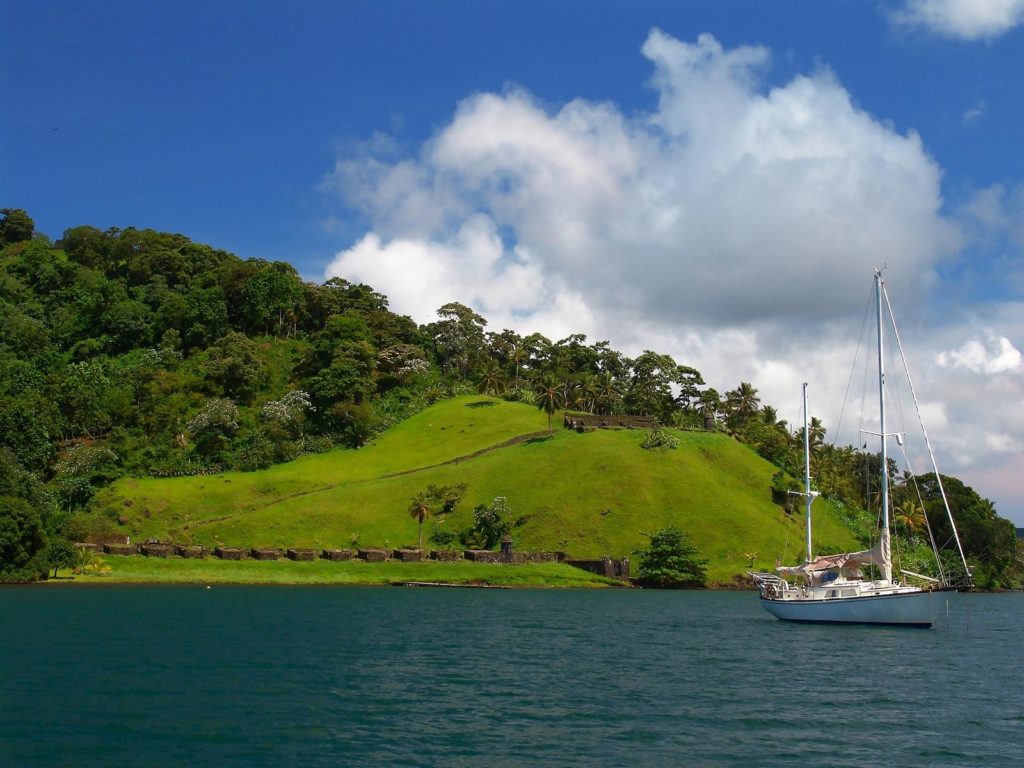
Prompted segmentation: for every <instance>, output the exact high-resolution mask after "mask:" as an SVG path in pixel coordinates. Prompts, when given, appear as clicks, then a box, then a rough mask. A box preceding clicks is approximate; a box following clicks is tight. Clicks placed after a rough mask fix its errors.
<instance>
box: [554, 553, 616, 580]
mask: <svg viewBox="0 0 1024 768" xmlns="http://www.w3.org/2000/svg"><path fill="white" fill-rule="evenodd" d="M565 563H566V565H571V566H572V567H573V568H579V569H580V570H584V571H586V572H587V573H596V574H597V575H598V576H607V577H608V578H609V579H622V580H626V579H629V558H628V557H622V558H619V559H618V560H615V559H613V558H610V557H602V558H601V559H600V560H566V561H565Z"/></svg>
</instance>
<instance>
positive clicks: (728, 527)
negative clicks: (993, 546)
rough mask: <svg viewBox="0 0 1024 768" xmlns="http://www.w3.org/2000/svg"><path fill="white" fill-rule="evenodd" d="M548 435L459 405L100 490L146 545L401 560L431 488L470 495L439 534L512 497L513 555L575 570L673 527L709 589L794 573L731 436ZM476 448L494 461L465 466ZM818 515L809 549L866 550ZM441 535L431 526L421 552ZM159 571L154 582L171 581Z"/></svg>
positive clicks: (519, 420) (820, 508)
mask: <svg viewBox="0 0 1024 768" xmlns="http://www.w3.org/2000/svg"><path fill="white" fill-rule="evenodd" d="M555 422H556V423H558V422H560V418H559V417H557V416H556V419H555ZM546 423H547V419H546V416H545V415H544V413H543V412H541V411H539V410H538V409H537V408H534V407H533V406H530V405H525V404H522V403H508V402H505V401H502V400H497V399H494V398H488V397H481V396H468V397H460V398H455V399H453V400H449V401H445V402H442V403H438V404H437V405H435V406H433V407H431V408H429V409H427V410H425V411H423V412H422V413H419V414H417V415H416V416H413V417H412V418H410V419H408V420H406V421H404V422H402V423H401V424H399V425H398V426H396V427H395V428H394V429H392V430H389V431H388V432H387V433H385V434H383V435H381V436H380V437H379V438H378V439H377V440H375V441H374V442H373V443H372V444H371V445H368V446H366V447H364V448H361V449H359V450H357V451H352V450H336V451H332V452H330V453H327V454H322V455H318V456H308V457H304V458H302V459H299V460H297V461H294V462H291V463H288V464H281V465H278V466H275V467H272V468H270V469H267V470H264V471H261V472H251V473H225V474H222V475H214V476H206V477H190V478H180V479H170V480H167V479H131V480H121V481H118V482H117V483H115V484H114V485H112V486H111V487H110V488H108V489H105V490H104V491H103V492H102V496H101V497H100V504H101V505H102V506H105V507H106V508H107V509H110V510H111V511H113V512H114V513H115V514H116V515H117V516H119V517H120V518H121V519H122V520H123V521H124V525H123V529H124V530H125V532H126V533H130V534H131V536H132V539H133V541H139V540H142V539H145V538H149V537H153V538H157V539H160V540H163V541H175V542H179V543H195V544H203V545H205V546H207V547H209V548H212V547H214V546H216V545H218V544H220V545H226V546H241V547H251V546H261V547H281V548H287V547H310V548H316V549H322V548H347V547H351V546H353V544H355V543H358V545H359V546H370V547H390V548H394V547H406V546H414V545H415V544H416V535H417V530H416V528H417V526H416V522H415V521H414V520H412V519H411V518H410V517H409V515H408V512H407V510H408V506H409V500H410V498H411V497H412V496H413V495H414V494H416V493H417V492H418V491H422V490H424V489H425V488H426V487H427V486H428V485H431V484H436V485H442V484H443V485H448V484H455V483H465V484H466V486H467V492H466V496H465V498H464V499H463V501H462V503H461V504H460V506H459V507H458V509H457V510H456V512H455V513H454V514H452V515H450V516H449V517H448V519H447V520H445V521H444V522H443V525H444V527H445V528H446V529H447V530H451V531H453V532H456V533H457V532H459V531H461V530H463V529H465V528H467V527H469V525H470V524H471V522H472V510H473V508H474V507H475V506H476V505H477V504H487V503H490V502H491V501H492V500H493V499H494V498H495V497H496V496H505V497H506V498H507V499H508V502H509V504H510V506H511V509H512V512H513V515H514V516H515V517H516V518H522V519H523V524H522V525H521V526H519V527H518V528H516V530H515V531H514V533H513V536H514V538H515V542H516V548H517V549H519V550H545V551H552V550H559V551H563V552H567V553H568V554H569V555H570V556H571V557H574V558H593V557H599V556H603V555H610V556H613V557H622V556H629V557H631V558H632V559H633V561H634V570H635V563H636V559H637V558H636V556H635V554H633V553H635V552H636V550H638V549H641V548H643V547H644V546H645V545H646V543H647V537H646V535H645V534H646V533H653V532H655V531H657V530H659V529H661V528H664V527H665V526H668V525H676V526H678V527H679V528H680V529H682V530H683V531H685V532H686V533H687V534H689V536H690V538H691V540H692V541H693V543H694V544H696V545H697V547H699V549H700V551H701V552H702V554H703V556H704V557H706V558H708V559H709V560H710V564H709V567H708V576H709V581H710V582H712V583H722V584H728V583H730V582H731V581H732V580H733V578H734V577H735V576H737V575H739V574H743V573H744V572H745V571H746V570H748V569H751V568H754V569H758V570H771V569H772V568H773V567H774V563H775V559H776V558H782V559H783V560H786V561H787V562H788V561H791V560H795V559H796V558H798V557H799V556H800V553H801V549H802V542H803V522H802V515H794V516H788V515H786V514H785V512H784V511H783V510H782V509H781V508H780V507H779V506H778V505H776V504H774V503H772V501H771V490H770V486H771V477H772V475H773V474H774V472H775V471H776V468H775V467H774V466H773V465H771V464H770V463H768V462H766V461H764V460H763V459H761V458H760V457H759V456H757V454H755V453H754V452H753V451H751V450H750V449H749V448H747V447H746V446H743V445H741V444H740V443H738V442H736V441H735V440H733V439H732V438H730V437H727V436H725V435H722V434H717V433H705V432H677V433H676V435H677V436H678V438H679V440H680V445H679V447H678V449H676V450H667V449H661V450H655V451H647V450H643V449H641V448H640V442H641V441H642V440H643V437H644V432H643V431H640V430H618V431H616V430H598V431H595V432H589V433H585V434H580V433H577V432H572V431H569V430H563V429H556V430H555V432H554V434H553V435H551V436H548V435H547V434H544V433H543V431H544V429H545V427H546ZM538 432H540V433H542V434H540V435H537V433H538ZM530 434H532V435H534V436H533V437H531V438H530V439H527V440H524V441H521V442H515V443H512V444H504V445H503V443H505V441H508V440H510V439H511V438H515V437H517V436H523V435H530ZM483 449H493V450H486V451H485V452H483V453H480V454H479V455H475V456H472V455H471V454H474V453H477V452H479V451H481V450H483ZM455 459H458V461H455ZM815 514H816V517H815V542H816V545H820V547H821V548H826V549H832V548H836V549H835V551H841V550H842V549H847V548H851V547H852V548H857V547H858V546H859V545H858V544H857V542H856V541H855V540H854V538H853V536H852V535H851V534H850V532H849V531H848V530H847V529H846V528H845V527H844V526H843V524H842V523H841V522H840V521H839V520H838V519H837V518H836V517H835V516H834V515H833V513H832V512H831V511H830V510H829V508H828V505H826V504H825V503H824V502H822V501H820V500H819V501H818V502H816V503H815ZM433 522H434V521H428V522H427V524H426V525H425V526H424V536H425V538H426V535H427V534H428V533H429V531H430V527H431V525H432V523H433ZM112 562H113V561H112ZM153 562H154V565H153V566H152V567H153V568H164V567H170V566H164V565H161V564H159V563H158V562H157V561H153ZM282 566H284V564H278V563H271V564H269V566H268V565H267V564H257V563H253V564H251V565H250V564H245V565H244V568H251V569H252V572H253V573H260V572H261V571H260V570H259V569H260V568H265V567H271V568H280V567H282ZM117 567H118V568H121V567H122V566H117ZM147 567H149V566H147ZM190 567H204V566H192V565H187V566H185V565H183V566H180V567H178V566H175V567H174V568H172V570H175V572H181V573H187V570H186V569H187V568H190ZM209 567H211V568H216V567H219V566H218V565H211V566H209ZM232 567H237V566H232ZM284 567H292V566H284ZM295 567H298V568H299V569H302V568H312V570H309V571H302V570H300V571H297V573H303V574H312V573H314V572H315V571H316V568H319V567H323V568H325V569H328V570H325V571H324V573H325V574H328V573H329V575H330V578H331V580H332V581H337V582H339V583H344V582H345V579H347V578H349V577H348V576H346V575H345V573H346V572H343V571H339V570H337V569H338V568H339V567H342V566H339V565H338V564H334V563H330V564H328V563H324V564H322V565H321V564H319V563H318V564H315V565H313V566H309V565H307V564H295ZM345 567H349V568H352V569H356V570H354V571H353V573H355V574H357V575H359V576H360V578H364V579H369V581H362V582H360V583H387V582H388V581H389V580H390V579H392V578H405V577H403V576H396V577H392V576H390V575H388V573H389V572H388V570H387V569H389V568H397V569H400V572H401V573H405V572H406V569H409V568H411V567H422V568H424V569H428V570H429V568H435V567H436V568H451V567H455V568H462V567H463V566H462V565H455V566H448V565H441V564H423V565H422V566H412V565H410V564H401V563H399V564H393V565H391V564H385V565H382V566H379V568H381V569H382V570H380V572H379V574H377V575H366V574H367V573H369V571H367V570H366V569H367V568H371V567H374V566H368V565H366V564H365V563H358V564H357V563H353V564H351V565H350V566H345ZM472 567H474V568H476V567H481V566H472ZM330 569H334V570H330ZM359 569H363V570H359ZM246 572H248V571H246ZM160 573H163V571H160ZM168 573H170V571H168ZM240 573H241V572H240ZM274 573H275V574H277V573H278V571H275V572H274ZM376 573H377V572H374V574H376ZM457 573H463V571H458V572H457ZM524 573H525V572H524ZM140 578H141V576H140ZM153 578H158V577H156V576H154V577H153ZM175 578H177V577H175ZM254 578H255V580H259V579H258V577H254ZM303 578H312V577H311V576H308V575H307V576H303ZM323 578H328V576H327V575H324V576H323ZM352 578H354V576H353V577H352ZM410 578H411V577H410ZM437 578H438V579H439V580H450V579H448V578H447V577H437ZM466 578H470V579H472V578H474V577H466ZM480 578H487V577H480ZM517 578H519V577H517ZM524 578H525V576H524ZM531 578H532V577H531ZM537 578H541V577H540V576H538V577H537ZM415 579H417V580H428V581H429V580H432V579H431V577H428V576H424V577H422V578H420V577H415ZM158 580H159V579H158ZM197 580H199V579H197Z"/></svg>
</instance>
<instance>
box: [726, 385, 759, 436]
mask: <svg viewBox="0 0 1024 768" xmlns="http://www.w3.org/2000/svg"><path fill="white" fill-rule="evenodd" d="M760 406H761V398H760V397H758V394H757V390H756V389H754V385H753V384H751V383H750V382H747V381H741V382H740V385H739V386H738V387H737V388H736V389H734V390H732V391H730V392H726V393H725V407H726V410H727V411H728V413H729V426H731V427H733V428H737V427H742V426H743V425H744V424H746V422H747V420H749V419H750V418H752V417H753V416H754V414H756V413H757V412H758V409H759V408H760Z"/></svg>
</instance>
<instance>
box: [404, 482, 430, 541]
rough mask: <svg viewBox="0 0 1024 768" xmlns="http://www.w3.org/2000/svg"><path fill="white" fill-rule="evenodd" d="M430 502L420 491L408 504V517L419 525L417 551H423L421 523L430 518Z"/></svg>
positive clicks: (425, 493) (426, 494)
mask: <svg viewBox="0 0 1024 768" xmlns="http://www.w3.org/2000/svg"><path fill="white" fill-rule="evenodd" d="M430 502H431V500H430V496H429V495H428V493H427V492H426V491H420V492H419V493H417V494H416V495H415V496H413V497H412V502H411V503H410V504H409V517H411V518H413V519H414V520H415V521H416V522H417V523H418V524H419V532H418V536H419V543H418V544H417V546H418V548H419V549H423V521H424V520H426V519H427V518H428V517H430V515H431V513H432V512H433V509H432V508H431V503H430Z"/></svg>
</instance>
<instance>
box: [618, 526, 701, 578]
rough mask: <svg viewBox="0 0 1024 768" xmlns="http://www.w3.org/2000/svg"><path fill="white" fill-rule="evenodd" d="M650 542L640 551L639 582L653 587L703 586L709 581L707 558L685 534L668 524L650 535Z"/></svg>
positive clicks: (638, 552)
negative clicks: (702, 556) (702, 555)
mask: <svg viewBox="0 0 1024 768" xmlns="http://www.w3.org/2000/svg"><path fill="white" fill-rule="evenodd" d="M650 540H651V541H650V543H649V544H648V545H647V547H646V548H645V549H641V550H638V551H637V553H636V554H638V555H639V556H640V562H639V564H638V566H639V567H638V568H637V570H638V571H639V573H638V581H639V582H640V583H641V584H643V585H645V586H650V587H658V588H660V589H665V588H680V587H690V588H693V587H703V586H704V584H705V582H706V581H707V565H708V561H707V560H705V559H703V558H701V557H700V551H699V550H698V549H697V547H695V546H694V545H693V544H691V543H690V542H689V540H688V539H687V537H686V534H685V533H683V532H682V531H681V530H679V529H678V528H676V527H675V526H669V527H668V528H665V529H663V530H660V531H658V532H657V533H653V534H651V535H650Z"/></svg>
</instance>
